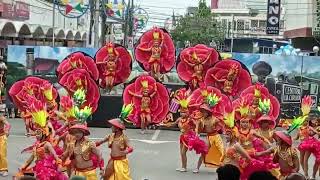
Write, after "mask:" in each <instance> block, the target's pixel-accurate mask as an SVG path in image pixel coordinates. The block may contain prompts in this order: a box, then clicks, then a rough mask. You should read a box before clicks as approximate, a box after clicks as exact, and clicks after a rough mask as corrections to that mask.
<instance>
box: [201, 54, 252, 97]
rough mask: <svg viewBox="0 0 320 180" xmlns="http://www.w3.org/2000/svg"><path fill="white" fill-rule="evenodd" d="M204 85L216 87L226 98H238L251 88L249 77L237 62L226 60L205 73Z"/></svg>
mask: <svg viewBox="0 0 320 180" xmlns="http://www.w3.org/2000/svg"><path fill="white" fill-rule="evenodd" d="M205 84H206V85H207V86H214V87H217V88H218V89H220V90H221V91H222V92H223V93H224V94H226V95H228V96H238V95H239V94H240V93H241V92H242V91H243V90H245V89H246V88H247V87H249V86H251V76H250V74H249V72H248V71H247V70H246V69H243V68H242V67H241V64H240V63H239V62H238V61H235V60H231V59H227V60H223V61H220V62H218V63H217V64H215V65H214V67H212V68H210V69H209V70H208V71H207V74H206V77H205Z"/></svg>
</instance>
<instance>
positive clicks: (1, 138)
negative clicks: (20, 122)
mask: <svg viewBox="0 0 320 180" xmlns="http://www.w3.org/2000/svg"><path fill="white" fill-rule="evenodd" d="M10 128H11V126H10V124H9V122H8V121H7V120H6V118H5V117H4V116H3V115H1V116H0V147H1V148H0V176H3V177H6V176H8V159H7V151H8V149H7V146H8V140H7V138H8V136H9V132H10Z"/></svg>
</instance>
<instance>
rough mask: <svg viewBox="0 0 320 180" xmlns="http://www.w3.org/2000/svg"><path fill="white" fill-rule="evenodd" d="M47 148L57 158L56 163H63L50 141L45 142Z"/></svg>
mask: <svg viewBox="0 0 320 180" xmlns="http://www.w3.org/2000/svg"><path fill="white" fill-rule="evenodd" d="M45 148H46V149H47V150H48V151H49V152H50V153H51V154H52V155H53V157H54V159H55V160H56V163H57V164H58V165H61V163H62V161H61V159H60V158H59V157H58V155H57V153H56V151H55V150H54V149H53V147H52V145H51V144H50V143H49V142H47V143H46V144H45Z"/></svg>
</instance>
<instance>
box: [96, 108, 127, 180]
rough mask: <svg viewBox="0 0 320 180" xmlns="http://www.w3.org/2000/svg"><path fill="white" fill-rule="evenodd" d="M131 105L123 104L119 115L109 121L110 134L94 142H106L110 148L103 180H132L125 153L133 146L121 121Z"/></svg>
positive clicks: (98, 143) (125, 116)
mask: <svg viewBox="0 0 320 180" xmlns="http://www.w3.org/2000/svg"><path fill="white" fill-rule="evenodd" d="M132 106H133V105H132V104H129V105H127V106H123V108H122V111H121V115H120V117H119V118H117V119H112V120H110V121H109V123H110V124H111V125H112V134H110V135H107V136H106V137H105V138H104V139H103V140H102V141H100V142H97V143H96V144H97V145H98V146H99V145H101V144H103V143H105V142H108V146H109V148H110V149H111V153H110V155H111V157H110V160H109V162H108V165H107V166H106V168H105V171H104V174H103V178H104V180H132V178H131V175H130V167H129V161H128V158H127V155H128V154H129V153H131V152H132V151H133V148H132V147H131V146H130V144H129V139H128V137H127V136H126V135H125V134H124V131H125V129H126V128H125V125H124V122H123V121H124V120H125V119H126V118H127V116H128V115H129V114H130V113H131V112H132V110H133V108H132Z"/></svg>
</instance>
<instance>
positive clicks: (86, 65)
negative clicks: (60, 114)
mask: <svg viewBox="0 0 320 180" xmlns="http://www.w3.org/2000/svg"><path fill="white" fill-rule="evenodd" d="M74 56H79V58H78V59H74V58H73V57H74ZM69 57H70V58H66V59H65V60H64V61H63V62H66V63H62V64H63V66H62V67H61V69H62V70H63V72H64V74H61V76H59V77H60V78H59V84H61V85H62V86H63V87H64V88H65V89H66V90H67V91H68V93H69V96H70V98H72V99H71V100H70V99H69V100H67V99H66V101H67V102H68V101H69V102H68V103H69V105H68V106H69V107H68V106H65V107H62V108H63V109H64V111H67V112H69V116H70V118H71V120H72V119H73V118H74V117H75V118H76V119H77V121H78V124H75V125H73V126H71V127H69V128H68V133H69V134H70V135H72V136H74V139H72V138H71V139H69V140H70V141H69V142H67V147H66V149H67V150H66V151H64V153H63V154H62V155H61V159H62V160H63V161H64V164H65V165H68V163H66V162H68V160H70V161H71V175H72V176H73V175H75V176H82V177H85V178H86V179H88V180H97V179H98V175H97V172H96V169H97V168H100V170H101V171H102V170H103V159H102V157H101V153H100V151H99V149H98V148H97V147H96V144H95V142H93V141H90V140H89V139H88V137H87V136H89V135H90V132H89V129H88V127H87V123H86V121H87V119H88V118H89V117H90V116H91V115H92V113H93V112H95V111H96V109H97V107H98V101H99V98H100V93H99V88H98V85H97V84H96V81H95V80H97V79H98V71H96V70H97V67H96V65H95V64H94V62H93V59H91V57H89V56H86V55H85V54H79V53H74V54H72V55H70V56H69ZM71 65H72V66H71ZM58 69H59V68H58ZM58 73H59V72H58ZM67 102H66V103H67ZM72 113H74V115H73V114H72ZM66 116H68V115H67V114H66ZM73 116H74V117H73ZM71 122H72V121H71ZM72 143H73V144H72ZM68 168H69V169H70V166H69V167H68Z"/></svg>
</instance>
